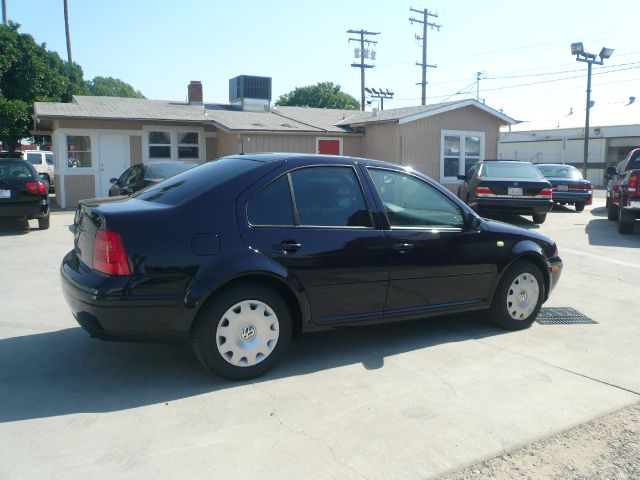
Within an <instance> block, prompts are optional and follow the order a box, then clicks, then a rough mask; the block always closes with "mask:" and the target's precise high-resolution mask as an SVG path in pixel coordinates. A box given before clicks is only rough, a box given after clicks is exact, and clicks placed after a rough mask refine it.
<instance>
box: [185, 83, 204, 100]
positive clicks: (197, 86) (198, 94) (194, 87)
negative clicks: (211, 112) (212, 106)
mask: <svg viewBox="0 0 640 480" xmlns="http://www.w3.org/2000/svg"><path fill="white" fill-rule="evenodd" d="M187 100H188V101H189V103H202V83H201V82H200V81H198V80H191V83H190V84H189V85H187Z"/></svg>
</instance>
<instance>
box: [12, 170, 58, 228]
mask: <svg viewBox="0 0 640 480" xmlns="http://www.w3.org/2000/svg"><path fill="white" fill-rule="evenodd" d="M0 217H26V218H27V219H28V220H31V219H34V218H37V219H38V228H39V229H40V230H45V229H47V228H49V194H48V192H47V186H46V184H45V182H43V181H41V180H40V177H39V175H38V172H36V170H35V169H34V168H33V165H31V164H30V163H27V162H25V161H24V160H19V159H0Z"/></svg>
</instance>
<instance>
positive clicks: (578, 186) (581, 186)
mask: <svg viewBox="0 0 640 480" xmlns="http://www.w3.org/2000/svg"><path fill="white" fill-rule="evenodd" d="M569 190H593V185H591V184H590V183H576V184H575V185H569Z"/></svg>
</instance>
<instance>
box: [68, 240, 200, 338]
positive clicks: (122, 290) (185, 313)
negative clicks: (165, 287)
mask: <svg viewBox="0 0 640 480" xmlns="http://www.w3.org/2000/svg"><path fill="white" fill-rule="evenodd" d="M60 275H61V280H62V282H61V283H62V292H63V295H64V298H65V300H66V301H67V304H68V305H69V307H70V308H71V312H72V314H73V316H74V317H75V319H76V321H77V322H78V324H79V325H80V326H81V327H82V328H83V329H84V330H86V331H87V332H88V333H89V335H91V336H92V337H96V338H100V339H103V340H125V341H161V342H165V341H166V342H175V341H183V340H185V339H187V338H188V336H189V331H190V328H191V323H192V321H193V318H194V316H195V309H193V308H187V307H185V306H184V305H183V304H182V301H181V297H180V296H179V295H162V296H159V295H135V294H133V293H132V291H133V290H134V288H135V287H134V285H135V284H136V283H138V282H140V281H144V280H143V279H141V278H140V277H135V276H132V277H112V276H107V275H102V274H100V273H97V272H95V271H93V270H91V269H89V268H88V267H86V266H85V265H84V264H83V263H82V262H80V261H79V259H78V257H77V255H76V253H75V252H74V251H71V252H69V253H68V254H67V255H66V256H65V257H64V260H63V261H62V266H61V267H60Z"/></svg>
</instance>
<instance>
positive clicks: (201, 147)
mask: <svg viewBox="0 0 640 480" xmlns="http://www.w3.org/2000/svg"><path fill="white" fill-rule="evenodd" d="M150 132H166V133H168V134H169V144H156V143H149V133H150ZM183 133H196V134H197V135H198V143H195V144H191V143H189V144H186V143H185V144H179V143H178V139H179V137H180V134H183ZM205 142H206V140H205V131H204V127H196V126H192V127H190V126H184V125H182V126H166V125H143V126H142V162H143V163H146V162H150V163H152V162H166V161H176V162H196V163H204V161H205V160H204V152H205ZM153 146H165V147H166V146H168V147H169V152H170V155H169V157H163V158H159V157H150V156H149V147H153ZM179 147H197V148H198V156H197V157H196V158H180V156H179V149H180V148H179Z"/></svg>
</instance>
